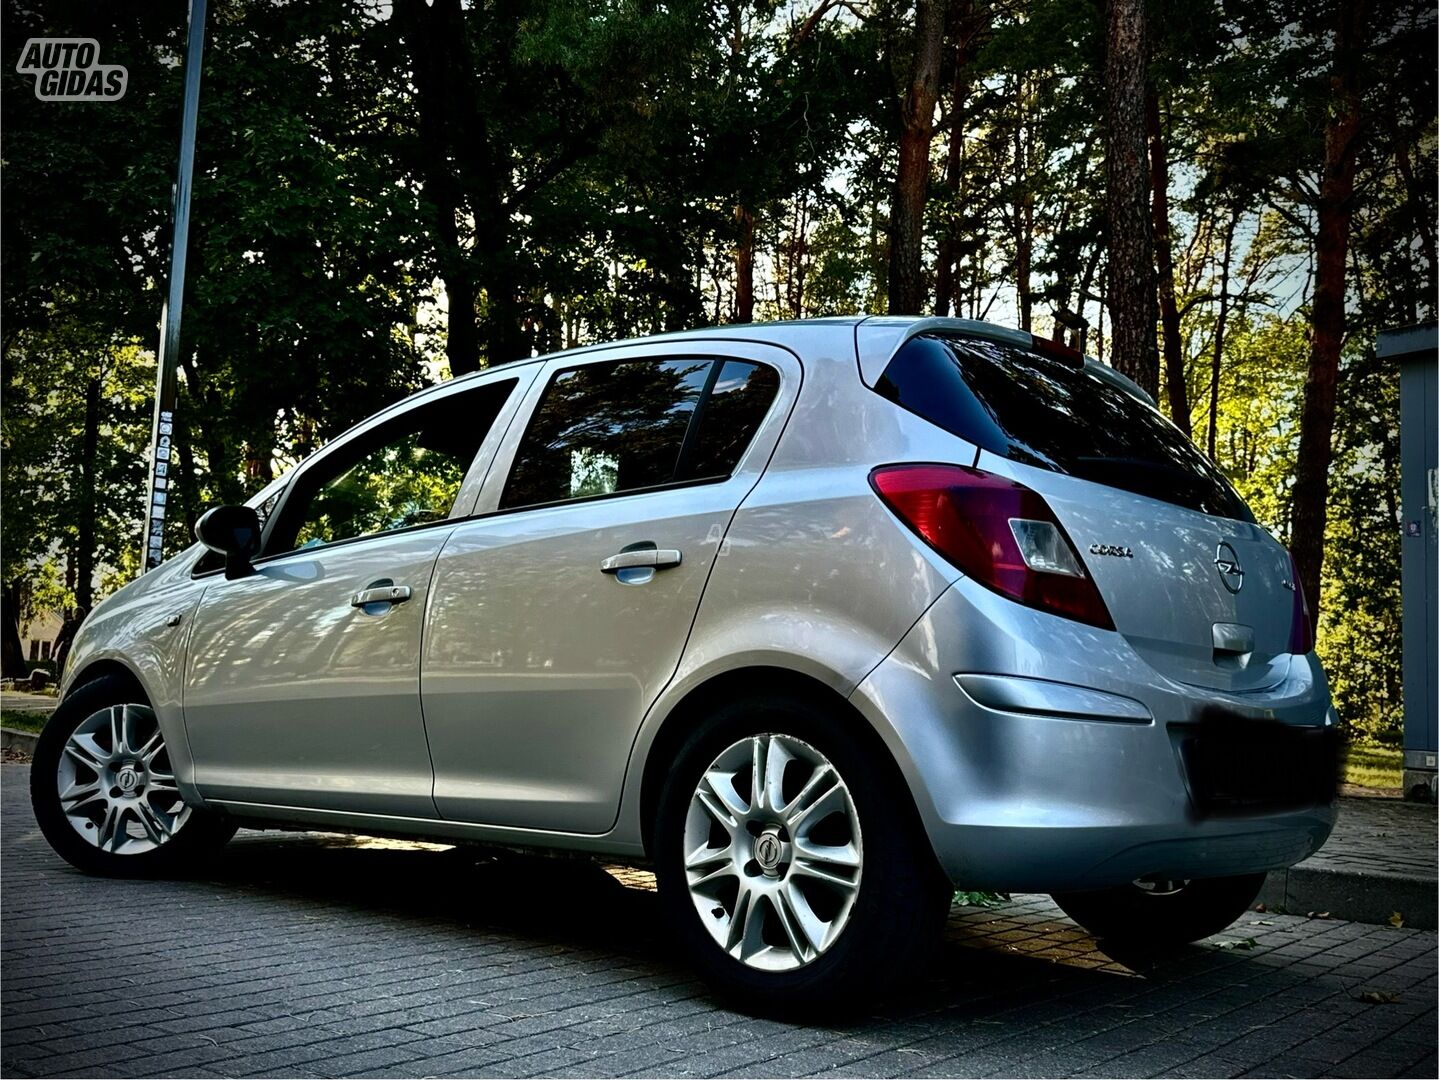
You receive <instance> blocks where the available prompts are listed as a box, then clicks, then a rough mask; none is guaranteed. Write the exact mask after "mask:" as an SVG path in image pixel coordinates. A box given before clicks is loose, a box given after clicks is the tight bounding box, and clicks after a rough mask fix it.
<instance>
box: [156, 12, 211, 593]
mask: <svg viewBox="0 0 1439 1080" xmlns="http://www.w3.org/2000/svg"><path fill="white" fill-rule="evenodd" d="M205 3H206V0H190V31H189V38H188V40H187V42H186V44H185V107H184V112H183V114H182V116H181V120H180V164H179V168H178V171H177V174H176V178H175V205H174V219H175V234H174V240H173V242H172V243H171V246H170V281H169V289H170V291H169V298H168V299H167V300H166V302H165V306H164V308H163V309H161V312H160V353H159V358H158V359H159V362H158V364H157V365H156V372H155V418H154V422H153V424H152V425H151V430H150V486H149V489H148V492H147V495H146V499H147V511H146V515H145V535H144V541H143V545H144V547H143V550H144V558H143V562H142V568H143V570H153V569H155V567H157V566H159V565H160V562H161V561H162V560H163V559H164V552H165V504H166V501H167V500H168V498H169V494H170V479H171V476H170V463H171V461H172V457H171V452H172V450H173V449H174V437H175V369H176V367H177V365H178V364H179V362H180V355H179V354H180V313H181V309H182V307H183V305H184V300H185V254H186V249H187V247H188V246H189V241H190V188H191V180H192V178H193V175H194V171H195V118H196V115H197V114H198V113H199V110H200V62H201V59H202V57H203V54H204V51H205Z"/></svg>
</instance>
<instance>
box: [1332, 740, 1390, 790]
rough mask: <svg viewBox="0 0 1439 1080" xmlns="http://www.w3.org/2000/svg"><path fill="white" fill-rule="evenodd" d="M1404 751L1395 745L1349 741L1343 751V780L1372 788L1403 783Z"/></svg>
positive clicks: (1388, 786)
mask: <svg viewBox="0 0 1439 1080" xmlns="http://www.w3.org/2000/svg"><path fill="white" fill-rule="evenodd" d="M1403 773H1404V751H1403V750H1401V749H1400V748H1399V747H1397V746H1376V745H1374V744H1373V743H1351V744H1350V745H1349V747H1348V748H1347V749H1346V751H1345V757H1344V782H1345V783H1346V784H1360V785H1362V786H1364V787H1373V788H1397V787H1401V786H1402V784H1403Z"/></svg>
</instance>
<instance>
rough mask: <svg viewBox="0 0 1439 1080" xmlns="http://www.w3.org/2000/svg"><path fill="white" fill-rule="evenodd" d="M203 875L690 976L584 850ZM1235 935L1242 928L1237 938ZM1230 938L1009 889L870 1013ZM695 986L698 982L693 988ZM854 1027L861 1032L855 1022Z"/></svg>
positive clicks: (651, 910) (279, 851) (1113, 988)
mask: <svg viewBox="0 0 1439 1080" xmlns="http://www.w3.org/2000/svg"><path fill="white" fill-rule="evenodd" d="M203 880H205V881H207V882H210V883H213V884H216V885H224V886H228V887H231V888H237V889H241V890H243V891H244V892H246V893H249V894H254V893H257V892H265V893H270V894H272V895H273V896H274V897H275V898H276V899H281V898H289V899H293V900H296V901H303V902H304V904H305V905H306V910H307V912H309V914H307V916H306V917H308V918H314V917H315V915H314V913H313V905H314V904H315V903H320V904H323V905H327V906H340V907H343V908H345V909H348V910H351V911H356V912H369V913H374V914H377V915H378V914H383V915H387V916H391V917H398V918H402V919H406V918H408V919H414V920H416V922H422V923H424V924H425V925H426V926H427V927H429V928H431V929H432V930H433V929H434V928H436V926H438V927H440V928H442V929H443V932H451V931H452V932H453V933H454V934H456V935H472V934H474V933H475V932H476V931H484V932H487V933H491V934H499V935H502V936H504V937H507V938H513V939H516V940H517V941H522V942H524V943H526V944H533V945H537V946H540V947H543V948H552V949H556V950H560V949H563V950H579V951H585V952H593V953H596V954H599V955H615V954H618V955H619V956H621V957H623V958H624V959H625V962H626V964H627V966H633V967H635V968H637V969H640V970H642V971H646V972H647V973H649V974H653V975H656V976H659V975H663V976H667V977H669V978H675V977H678V978H679V979H680V980H681V981H684V982H688V981H690V980H689V978H688V976H689V972H688V969H687V968H686V967H685V966H684V963H683V960H682V959H680V958H679V957H677V955H676V952H675V949H674V946H673V943H672V942H671V941H670V939H669V937H668V934H667V932H666V930H665V927H664V923H663V919H662V917H661V912H660V907H659V903H658V898H657V896H656V895H655V893H654V890H653V878H652V877H651V876H650V875H649V874H648V873H647V872H645V871H643V870H633V869H629V868H620V867H605V866H602V865H600V864H599V863H597V862H594V861H590V860H586V859H578V858H551V857H543V856H530V855H523V854H518V853H514V854H511V853H498V854H497V853H492V852H486V851H482V850H480V849H474V848H468V847H463V846H460V847H445V846H442V845H421V844H413V843H408V842H405V841H387V840H380V839H374V838H361V837H347V836H339V835H334V834H314V833H307V834H287V833H276V832H267V833H249V832H246V833H242V834H241V838H240V839H237V841H235V842H233V843H232V844H231V845H230V846H229V847H228V848H227V849H226V850H225V852H224V853H223V854H222V855H221V856H220V857H218V858H217V859H216V860H215V861H214V862H213V863H212V864H211V865H210V866H209V867H208V868H207V870H206V872H205V873H204V874H203ZM1242 932H1243V931H1241V930H1236V933H1242ZM1228 946H1242V948H1243V949H1249V948H1252V942H1249V941H1247V940H1245V939H1242V938H1240V939H1238V940H1235V941H1221V942H1219V943H1218V945H1216V944H1213V943H1211V944H1209V945H1200V946H1191V947H1188V948H1185V949H1180V950H1174V951H1171V952H1169V953H1166V954H1162V955H1154V954H1141V953H1135V952H1123V953H1121V952H1116V951H1113V950H1107V949H1105V948H1104V947H1103V946H1102V944H1101V943H1096V942H1095V941H1094V940H1093V939H1092V938H1091V937H1089V935H1088V934H1086V933H1085V931H1083V930H1081V929H1080V928H1079V927H1077V926H1075V925H1074V924H1073V923H1072V922H1070V921H1069V920H1068V919H1066V918H1065V917H1064V916H1063V915H1062V913H1060V912H1059V910H1058V909H1057V908H1055V907H1054V906H1053V905H1052V904H1050V903H1049V901H1048V899H1047V898H1044V897H1037V896H1036V897H1017V898H1015V899H1014V902H1013V903H1010V904H1007V905H1005V906H1003V907H997V908H961V907H956V908H955V909H954V910H953V911H952V912H951V917H950V921H949V925H948V927H947V929H946V932H945V935H944V941H943V943H942V945H941V947H940V949H939V950H938V951H937V954H936V958H935V960H936V962H935V963H934V964H932V965H931V968H930V970H929V971H928V972H927V973H924V974H921V973H918V972H917V973H916V978H915V980H914V981H913V983H912V984H911V989H910V990H908V991H907V992H905V993H903V994H901V995H898V996H896V997H894V998H892V999H891V1000H890V1001H888V1002H887V1003H885V1004H884V1005H883V1006H882V1007H881V1011H880V1012H879V1013H878V1014H873V1015H871V1016H870V1017H869V1019H868V1020H863V1021H861V1020H854V1019H851V1020H847V1021H844V1022H842V1023H841V1024H840V1025H839V1027H841V1028H842V1029H844V1030H851V1031H853V1030H858V1028H863V1027H864V1026H866V1024H868V1023H870V1022H873V1021H881V1020H887V1021H899V1020H901V1019H906V1018H911V1019H912V1018H914V1017H915V1016H917V1015H920V1014H930V1013H934V1012H936V1011H937V1010H949V1009H958V1010H962V1011H967V1012H971V1013H974V1012H984V1011H989V1010H993V1009H995V1008H998V1007H1000V1006H1001V1004H1002V1005H1003V1006H1004V1007H1005V1008H1012V1007H1014V1006H1015V1005H1016V1004H1022V1003H1024V1002H1026V1001H1034V1002H1039V1001H1054V1000H1057V999H1060V998H1063V999H1072V1000H1078V1001H1086V1002H1089V1003H1093V1002H1095V1001H1104V1000H1111V999H1112V1000H1116V1001H1117V1000H1120V999H1123V998H1127V997H1131V996H1134V995H1135V994H1137V993H1140V992H1141V991H1142V987H1143V986H1146V985H1147V986H1149V987H1151V988H1152V987H1153V986H1155V985H1156V984H1158V985H1163V984H1165V983H1168V982H1178V981H1191V982H1192V981H1194V980H1196V979H1198V980H1200V981H1201V982H1203V983H1214V985H1218V982H1216V981H1215V980H1216V979H1217V980H1220V981H1227V980H1230V979H1232V978H1233V975H1232V974H1227V975H1226V974H1221V973H1222V972H1223V971H1224V970H1225V969H1230V968H1233V967H1234V965H1235V964H1236V963H1240V964H1245V961H1248V960H1251V959H1253V957H1252V956H1250V955H1248V954H1246V953H1244V952H1242V951H1241V952H1235V951H1233V949H1232V948H1229V947H1228ZM1245 966H1246V967H1249V968H1253V970H1252V971H1246V973H1245V975H1244V978H1245V979H1246V980H1248V979H1253V978H1256V977H1257V978H1260V979H1262V980H1264V981H1265V983H1266V985H1267V989H1266V993H1280V992H1282V991H1283V990H1285V989H1286V988H1288V987H1290V986H1293V985H1296V984H1298V983H1301V982H1303V981H1304V980H1303V978H1302V977H1300V976H1296V975H1289V974H1286V973H1285V972H1284V971H1283V970H1281V969H1280V968H1277V967H1272V966H1269V965H1264V964H1258V965H1253V964H1245ZM693 992H694V993H697V994H702V993H703V991H702V990H701V989H699V988H698V986H697V984H696V985H695V987H694V989H693ZM856 1024H858V1028H856Z"/></svg>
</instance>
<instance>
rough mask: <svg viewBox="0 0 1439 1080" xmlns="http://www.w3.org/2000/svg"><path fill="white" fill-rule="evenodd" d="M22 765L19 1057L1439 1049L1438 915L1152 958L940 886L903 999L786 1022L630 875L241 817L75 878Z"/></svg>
mask: <svg viewBox="0 0 1439 1080" xmlns="http://www.w3.org/2000/svg"><path fill="white" fill-rule="evenodd" d="M27 780H28V777H27V776H26V771H25V768H24V767H23V766H15V765H6V766H4V767H3V774H0V826H3V833H0V872H3V876H4V885H5V888H4V891H3V895H0V914H3V941H0V992H3V1000H0V1070H2V1071H3V1072H4V1074H5V1075H7V1076H64V1075H83V1076H169V1075H184V1076H219V1075H225V1076H239V1075H260V1076H264V1075H285V1076H342V1075H375V1076H385V1075H400V1076H408V1075H417V1076H447V1075H456V1074H466V1075H487V1076H550V1075H560V1076H615V1075H680V1076H719V1075H735V1076H753V1077H761V1076H790V1075H795V1076H797V1075H811V1074H816V1073H821V1072H824V1073H827V1074H829V1075H839V1076H901V1075H904V1076H950V1075H952V1076H983V1075H1023V1076H1049V1075H1109V1076H1152V1075H1172V1076H1211V1075H1213V1076H1239V1075H1257V1076H1284V1075H1297V1076H1306V1075H1333V1076H1426V1077H1432V1076H1434V1075H1435V1072H1436V1055H1435V1038H1434V1032H1435V1023H1436V1010H1435V993H1436V979H1435V947H1436V938H1435V935H1434V934H1433V933H1427V932H1423V931H1415V930H1407V929H1402V930H1399V929H1392V928H1389V927H1380V926H1366V925H1360V924H1353V923H1345V922H1338V921H1331V920H1312V921H1311V920H1305V919H1302V918H1297V917H1293V916H1279V915H1257V914H1251V915H1248V916H1245V918H1244V919H1243V920H1242V921H1241V923H1240V924H1239V925H1237V926H1236V927H1234V928H1233V929H1232V930H1231V931H1230V932H1228V933H1226V934H1224V935H1221V936H1220V937H1219V938H1215V939H1211V940H1210V941H1209V942H1206V943H1205V944H1203V945H1200V946H1196V947H1193V948H1190V949H1187V950H1184V951H1183V952H1182V953H1180V954H1178V955H1177V956H1174V957H1171V958H1167V959H1165V960H1163V961H1162V962H1159V963H1158V964H1150V963H1141V962H1139V961H1137V960H1134V959H1132V958H1127V957H1116V956H1110V955H1106V954H1105V953H1103V952H1099V951H1097V950H1096V948H1095V946H1094V944H1093V942H1091V941H1090V940H1089V939H1088V938H1087V937H1086V936H1085V935H1084V934H1083V932H1081V931H1080V930H1078V929H1077V928H1076V927H1074V926H1073V924H1071V923H1069V922H1068V921H1067V920H1065V919H1064V918H1063V917H1062V916H1061V915H1060V914H1059V912H1058V911H1057V909H1055V908H1054V907H1053V906H1051V905H1050V904H1049V903H1048V902H1047V901H1046V900H1045V899H1044V898H1041V897H1021V898H1018V902H1016V903H1013V904H1010V905H1007V906H1006V907H1004V908H1000V909H994V910H983V909H957V910H956V912H955V914H954V916H953V918H952V919H951V923H950V928H949V931H948V934H947V939H946V942H945V944H944V946H943V948H942V949H941V950H940V954H939V956H938V963H937V965H936V970H935V972H934V973H932V974H930V975H929V976H927V977H925V978H924V979H923V981H922V982H920V983H919V984H918V985H917V986H916V987H915V988H914V990H913V992H912V993H910V994H909V995H908V996H906V997H905V998H904V999H902V1000H899V1001H895V1002H892V1003H890V1004H888V1005H886V1006H885V1007H883V1008H882V1009H881V1010H879V1011H877V1012H875V1013H874V1014H873V1015H869V1016H866V1017H864V1018H863V1019H861V1020H856V1021H849V1022H845V1023H843V1024H840V1025H837V1026H834V1027H815V1026H808V1027H806V1026H794V1025H787V1024H781V1023H776V1022H773V1021H767V1020H756V1019H753V1018H750V1017H746V1016H743V1015H741V1014H738V1013H735V1012H732V1011H729V1010H727V1009H724V1008H721V1007H719V1006H718V1005H716V1004H715V1003H714V1002H713V1001H712V1000H711V999H710V998H709V997H708V996H707V995H706V993H705V991H704V988H703V987H702V986H700V985H699V984H697V983H696V982H695V981H694V980H693V978H692V977H691V976H690V973H689V972H688V970H687V969H686V968H685V967H684V966H683V965H682V964H680V963H678V962H677V961H676V960H675V959H674V958H673V956H672V949H671V946H670V944H669V942H668V941H667V940H666V939H665V937H664V935H663V934H662V933H661V932H660V931H659V929H658V928H657V926H656V923H657V918H656V916H657V911H656V905H655V901H654V896H653V894H652V893H651V892H650V891H648V890H647V889H646V888H644V885H645V884H646V878H645V876H644V875H641V874H635V873H633V872H630V873H622V874H609V873H606V872H605V871H604V870H602V869H600V868H599V867H596V866H594V865H592V864H588V863H580V862H564V861H554V862H545V861H538V860H523V859H519V858H507V859H504V860H500V861H491V860H484V859H480V858H478V857H477V856H475V855H472V854H470V853H468V852H464V851H461V850H445V849H442V848H438V847H435V846H431V845H410V844H401V843H393V842H385V841H354V840H348V839H344V838H336V837H324V836H316V835H313V834H312V835H304V836H293V835H282V834H273V833H241V834H240V836H239V837H238V838H237V839H236V841H235V842H234V843H233V844H232V845H231V846H230V848H228V849H227V851H226V853H225V854H224V856H223V857H222V858H221V860H220V861H219V862H218V863H217V864H216V866H215V867H214V869H213V871H212V872H211V873H210V874H209V875H208V876H206V877H204V878H202V879H199V880H193V881H184V882H126V881H114V880H107V879H96V878H86V877H83V876H81V875H80V874H78V873H76V872H73V871H71V870H70V869H69V868H67V867H65V866H64V864H62V863H61V862H60V861H59V860H58V859H57V858H56V857H55V856H54V855H52V854H51V853H50V851H49V849H48V848H47V847H46V845H45V842H44V840H43V838H41V837H40V835H39V833H38V830H37V829H36V828H35V825H34V822H33V819H32V818H31V816H30V812H29V807H28V805H27V800H26V790H25V788H26V782H27ZM625 882H628V884H625ZM1130 965H1133V966H1130ZM1366 996H1367V998H1368V999H1367V1000H1366ZM1391 997H1392V999H1393V1000H1390V998H1391Z"/></svg>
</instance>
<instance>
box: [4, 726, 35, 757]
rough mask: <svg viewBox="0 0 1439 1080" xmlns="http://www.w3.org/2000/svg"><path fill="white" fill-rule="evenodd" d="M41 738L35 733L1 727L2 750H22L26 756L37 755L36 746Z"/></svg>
mask: <svg viewBox="0 0 1439 1080" xmlns="http://www.w3.org/2000/svg"><path fill="white" fill-rule="evenodd" d="M39 741H40V736H39V735H36V734H35V733H34V732H33V731H17V730H16V729H15V728H8V727H0V749H4V750H20V751H22V752H24V753H26V754H31V755H33V754H34V753H35V744H36V743H37V742H39Z"/></svg>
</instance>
